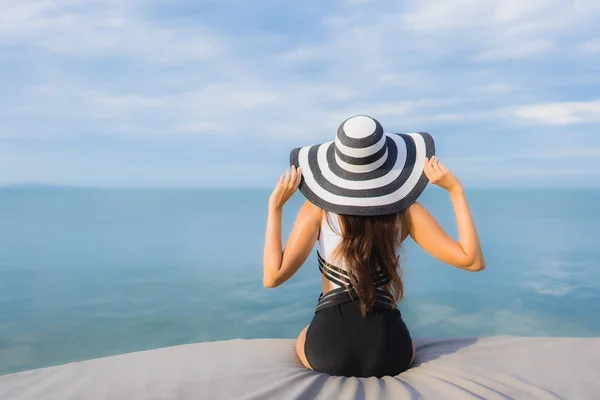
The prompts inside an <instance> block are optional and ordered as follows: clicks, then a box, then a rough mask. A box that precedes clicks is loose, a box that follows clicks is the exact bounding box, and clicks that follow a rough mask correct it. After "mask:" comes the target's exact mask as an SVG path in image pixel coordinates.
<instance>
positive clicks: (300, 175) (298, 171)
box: [294, 168, 302, 189]
mask: <svg viewBox="0 0 600 400" xmlns="http://www.w3.org/2000/svg"><path fill="white" fill-rule="evenodd" d="M301 180H302V168H298V169H297V170H296V184H295V185H294V189H298V186H300V181H301Z"/></svg>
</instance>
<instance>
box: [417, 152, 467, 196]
mask: <svg viewBox="0 0 600 400" xmlns="http://www.w3.org/2000/svg"><path fill="white" fill-rule="evenodd" d="M424 171H425V175H426V176H427V178H428V179H429V181H430V182H431V183H433V184H435V185H438V186H439V187H441V188H444V189H446V190H447V191H449V192H452V191H454V190H457V189H461V188H462V185H461V183H460V181H459V180H458V178H457V177H456V176H454V174H453V173H452V172H450V171H448V169H447V168H446V167H445V166H444V165H443V164H442V163H441V162H440V159H439V158H437V157H436V156H433V157H431V158H426V159H425V168H424Z"/></svg>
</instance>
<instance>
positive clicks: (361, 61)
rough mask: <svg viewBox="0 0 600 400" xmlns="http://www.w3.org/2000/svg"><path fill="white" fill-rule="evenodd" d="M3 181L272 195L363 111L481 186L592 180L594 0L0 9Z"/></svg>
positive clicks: (92, 1) (597, 45)
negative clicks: (428, 139)
mask: <svg viewBox="0 0 600 400" xmlns="http://www.w3.org/2000/svg"><path fill="white" fill-rule="evenodd" d="M0 9H1V10H2V12H1V13H0V76H1V79H0V184H9V183H16V182H43V183H55V184H73V185H98V186H119V187H123V186H168V187H171V186H261V187H266V186H271V185H272V184H273V182H275V180H276V179H277V177H278V175H279V174H280V173H281V172H282V171H283V170H284V169H285V168H286V167H287V159H288V153H289V150H290V149H291V148H293V147H298V146H304V145H309V144H313V143H318V142H322V141H327V140H332V139H333V138H334V135H335V130H336V128H337V126H338V125H339V123H341V122H342V121H343V120H344V119H345V118H347V117H349V116H351V115H355V114H368V115H371V116H373V117H375V118H377V119H379V120H380V121H381V123H382V124H383V126H384V127H385V129H386V130H387V131H390V132H409V131H428V132H430V133H432V135H433V136H434V138H435V139H436V143H437V152H438V155H439V156H440V158H441V159H442V160H444V161H445V162H446V164H447V165H448V166H449V167H451V168H452V169H453V170H454V171H455V172H456V174H457V175H458V176H459V178H461V179H462V180H463V181H464V182H465V184H466V185H468V186H472V187H511V186H515V187H572V186H577V187H582V186H583V187H589V186H593V187H600V28H599V27H598V26H597V25H598V24H597V23H595V22H597V21H598V19H599V18H600V3H599V2H597V1H595V0H587V1H586V0H580V1H570V0H528V1H526V2H525V1H522V0H501V1H500V0H498V1H496V0H489V1H473V0H454V1H452V2H449V1H444V0H418V1H417V0H409V1H402V2H400V1H394V2H392V1H374V0H372V1H369V0H333V1H328V2H323V1H316V0H306V1H302V2H281V1H275V0H257V1H252V2H249V1H243V0H219V1H216V0H215V1H191V0H171V1H167V0H145V1H141V0H28V1H22V0H0Z"/></svg>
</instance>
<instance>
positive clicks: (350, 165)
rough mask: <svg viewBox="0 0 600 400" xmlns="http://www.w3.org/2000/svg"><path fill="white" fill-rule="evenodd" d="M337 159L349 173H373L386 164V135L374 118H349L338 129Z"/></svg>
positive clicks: (361, 116)
mask: <svg viewBox="0 0 600 400" xmlns="http://www.w3.org/2000/svg"><path fill="white" fill-rule="evenodd" d="M335 153H336V154H335V157H336V160H337V162H338V163H339V165H340V166H341V167H342V168H343V169H345V170H347V171H349V172H356V173H361V172H371V171H373V170H375V169H377V168H379V167H380V166H381V165H383V164H384V163H385V160H386V158H387V146H386V135H385V134H384V132H383V127H382V126H381V124H380V123H379V121H377V120H376V119H374V118H371V117H369V116H366V115H357V116H354V117H351V118H348V119H347V120H345V121H344V122H342V124H341V125H340V127H339V128H338V131H337V136H336V139H335Z"/></svg>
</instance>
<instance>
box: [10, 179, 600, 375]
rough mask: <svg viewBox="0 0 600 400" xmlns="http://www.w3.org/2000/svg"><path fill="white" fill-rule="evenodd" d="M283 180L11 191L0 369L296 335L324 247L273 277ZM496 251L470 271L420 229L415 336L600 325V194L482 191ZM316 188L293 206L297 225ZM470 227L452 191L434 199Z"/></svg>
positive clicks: (410, 288)
mask: <svg viewBox="0 0 600 400" xmlns="http://www.w3.org/2000/svg"><path fill="white" fill-rule="evenodd" d="M269 194H270V191H268V190H262V189H261V190H234V189H227V190H225V189H223V190H217V189H214V190H209V189H189V190H184V189H181V190H175V189H172V190H141V189H140V190H125V189H115V190H108V189H69V188H56V189H53V188H29V189H26V188H7V189H2V190H0V374H7V373H12V372H17V371H22V370H27V369H33V368H40V367H46V366H51V365H57V364H63V363H67V362H71V361H79V360H85V359H90V358H96V357H102V356H108V355H114V354H120V353H126V352H133V351H139V350H146V349H152V348H158V347H164V346H172V345H179V344H185V343H193V342H205V341H214V340H225V339H232V338H265V337H266V338H295V337H296V336H297V335H298V333H299V332H300V330H301V329H302V328H304V327H305V326H306V325H307V324H308V323H309V322H310V320H311V318H312V315H313V313H314V307H315V304H316V301H317V298H318V295H319V293H320V287H321V286H320V285H321V281H320V277H319V274H318V267H317V263H316V259H315V257H316V254H315V253H314V252H313V254H312V255H311V256H310V257H309V259H308V260H307V262H306V263H305V265H304V266H303V267H302V268H301V269H300V270H299V271H298V273H297V274H296V275H295V276H294V277H292V279H291V280H289V281H288V282H286V283H285V284H284V285H282V286H280V287H279V288H276V289H265V288H264V287H263V286H262V250H263V240H264V229H265V222H266V212H267V200H268V197H269ZM467 195H468V198H469V201H470V204H471V208H472V210H473V214H474V218H475V220H476V223H477V227H478V231H479V234H480V237H481V241H482V246H483V250H484V254H485V258H486V261H487V269H486V270H485V271H483V272H479V273H470V272H465V271H461V270H458V269H456V268H453V267H450V266H447V265H443V264H442V263H440V262H439V261H437V260H435V259H433V258H432V257H431V256H429V255H427V254H426V253H425V252H424V251H423V250H421V249H420V248H419V247H418V246H417V245H415V244H414V243H412V242H411V241H410V239H409V240H407V242H406V243H405V245H404V246H403V250H402V256H401V264H402V267H403V271H404V272H403V279H404V283H405V289H406V291H405V299H404V300H403V301H402V302H401V303H400V310H401V312H402V315H403V317H404V319H405V320H406V323H407V325H408V327H409V329H410V331H411V333H412V335H413V336H415V337H449V336H461V337H465V336H469V337H470V336H489V335H521V336H571V337H575V336H576V337H589V336H598V335H600V318H598V315H600V267H599V265H598V264H599V260H600V245H599V244H598V239H599V236H600V210H599V208H598V205H600V191H595V190H468V191H467ZM303 201H304V200H303V197H302V196H301V195H300V194H299V193H298V194H296V195H295V196H294V197H293V198H292V200H291V201H290V202H289V203H288V205H286V207H285V209H284V235H287V234H289V232H290V230H291V227H292V224H293V222H294V218H295V214H296V213H297V211H298V210H299V208H300V206H301V204H302V202H303ZM420 201H421V203H422V204H424V205H425V206H426V207H427V208H428V209H429V210H430V211H431V213H432V214H433V215H434V216H435V217H436V218H437V219H438V220H439V221H440V223H441V224H442V226H443V227H444V228H446V229H447V231H448V232H449V233H450V234H452V235H453V236H455V237H456V228H455V222H454V214H453V210H452V205H451V203H450V200H449V197H448V195H447V194H446V193H445V192H444V191H443V190H441V189H439V188H436V187H429V188H428V189H427V190H426V192H425V193H424V194H423V196H422V197H421V199H420Z"/></svg>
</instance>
